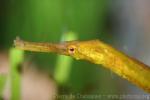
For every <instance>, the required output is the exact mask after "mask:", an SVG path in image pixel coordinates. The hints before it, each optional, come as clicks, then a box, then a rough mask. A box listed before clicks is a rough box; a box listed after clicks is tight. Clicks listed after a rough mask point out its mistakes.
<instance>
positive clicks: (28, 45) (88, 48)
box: [14, 38, 150, 93]
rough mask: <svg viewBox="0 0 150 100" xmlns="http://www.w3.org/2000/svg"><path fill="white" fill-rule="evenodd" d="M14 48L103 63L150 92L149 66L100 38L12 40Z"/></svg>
mask: <svg viewBox="0 0 150 100" xmlns="http://www.w3.org/2000/svg"><path fill="white" fill-rule="evenodd" d="M14 45H15V47H16V48H18V49H21V50H27V51H35V52H51V53H57V54H61V55H66V56H71V57H73V58H75V59H77V60H86V61H90V62H92V63H94V64H99V65H103V66H104V67H105V68H107V69H110V70H111V71H113V72H114V73H116V74H118V75H119V76H120V77H122V78H124V79H126V80H128V81H130V82H131V83H133V84H135V85H136V86H138V87H140V88H142V89H143V90H145V91H147V92H149V93H150V67H149V66H148V65H145V64H144V63H142V62H140V61H138V60H136V59H134V58H132V57H130V56H128V55H126V54H125V53H123V52H120V51H118V50H117V49H115V48H113V47H111V46H110V45H108V44H106V43H104V42H102V41H100V40H89V41H66V42H63V43H58V44H55V43H36V42H27V41H23V40H21V39H20V38H16V40H14Z"/></svg>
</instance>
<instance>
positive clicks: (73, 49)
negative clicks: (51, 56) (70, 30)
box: [69, 46, 75, 54]
mask: <svg viewBox="0 0 150 100" xmlns="http://www.w3.org/2000/svg"><path fill="white" fill-rule="evenodd" d="M69 53H70V54H73V53H75V46H70V47H69Z"/></svg>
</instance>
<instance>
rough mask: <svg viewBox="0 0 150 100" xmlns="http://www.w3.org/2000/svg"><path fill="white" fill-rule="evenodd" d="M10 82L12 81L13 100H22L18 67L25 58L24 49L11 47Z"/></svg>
mask: <svg viewBox="0 0 150 100" xmlns="http://www.w3.org/2000/svg"><path fill="white" fill-rule="evenodd" d="M9 56H10V65H11V67H10V76H9V77H10V80H11V81H10V83H11V100H21V77H20V71H19V70H18V67H20V65H21V63H22V62H23V59H24V51H22V50H18V49H15V48H11V49H10V54H9Z"/></svg>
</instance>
